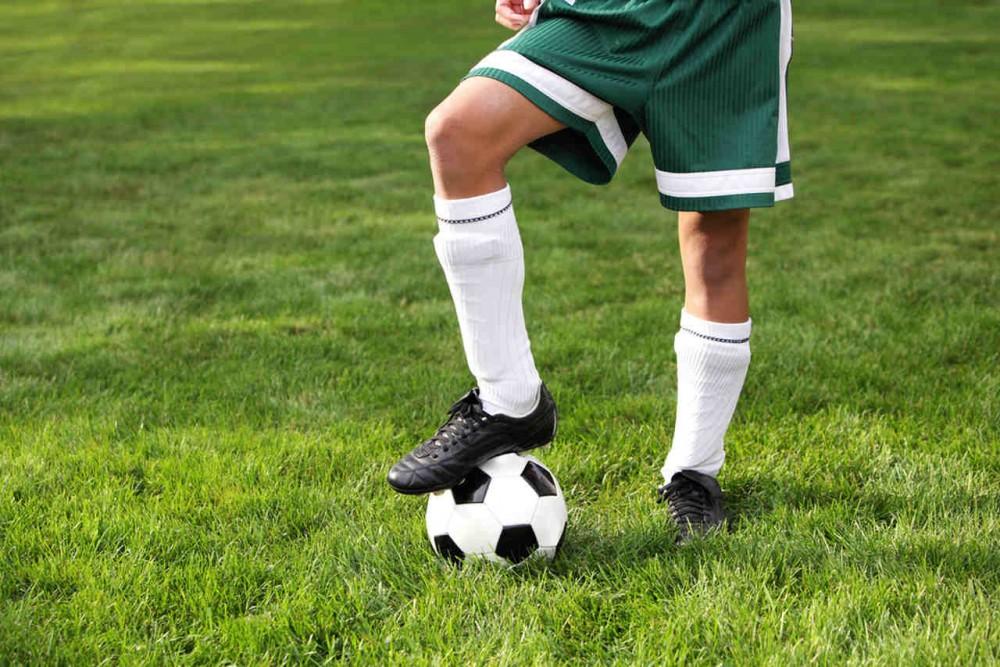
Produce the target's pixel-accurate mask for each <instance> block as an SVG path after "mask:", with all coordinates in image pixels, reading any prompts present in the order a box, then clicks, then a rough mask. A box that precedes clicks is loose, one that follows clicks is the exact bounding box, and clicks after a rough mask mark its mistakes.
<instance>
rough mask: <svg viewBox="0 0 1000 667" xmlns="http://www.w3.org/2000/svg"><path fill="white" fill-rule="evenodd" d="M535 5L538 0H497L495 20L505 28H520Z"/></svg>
mask: <svg viewBox="0 0 1000 667" xmlns="http://www.w3.org/2000/svg"><path fill="white" fill-rule="evenodd" d="M537 6H538V0H497V4H496V21H497V23H499V24H500V25H502V26H503V27H505V28H510V29H511V30H520V29H521V28H523V27H524V26H525V24H526V23H527V22H528V19H529V18H531V13H532V12H533V11H535V8H536V7H537Z"/></svg>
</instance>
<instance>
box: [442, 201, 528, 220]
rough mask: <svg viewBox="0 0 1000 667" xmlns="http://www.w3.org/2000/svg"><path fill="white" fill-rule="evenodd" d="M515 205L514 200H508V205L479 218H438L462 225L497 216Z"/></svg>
mask: <svg viewBox="0 0 1000 667" xmlns="http://www.w3.org/2000/svg"><path fill="white" fill-rule="evenodd" d="M513 205H514V200H511V201H509V202H507V205H506V206H504V207H503V208H502V209H500V210H499V211H494V212H493V213H490V214H489V215H481V216H479V217H478V218H463V219H460V220H448V219H447V218H438V220H439V221H440V222H447V223H448V224H450V225H461V224H464V223H466V222H482V221H483V220H489V219H490V218H495V217H497V216H498V215H502V214H503V213H504V212H506V211H507V209H509V208H510V207H511V206H513Z"/></svg>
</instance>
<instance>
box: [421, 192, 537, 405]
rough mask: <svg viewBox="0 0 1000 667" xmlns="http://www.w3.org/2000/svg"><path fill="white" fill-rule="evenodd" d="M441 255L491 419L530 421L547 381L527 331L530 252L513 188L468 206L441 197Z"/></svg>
mask: <svg viewBox="0 0 1000 667" xmlns="http://www.w3.org/2000/svg"><path fill="white" fill-rule="evenodd" d="M434 208H435V211H436V213H437V218H438V233H437V234H436V235H435V236H434V249H435V251H436V252H437V256H438V261H440V262H441V268H443V269H444V275H445V278H447V280H448V287H449V289H450V290H451V296H452V299H453V300H454V302H455V313H456V314H457V315H458V326H459V329H460V330H461V332H462V343H463V346H464V347H465V359H466V361H467V362H468V364H469V370H470V371H471V372H472V374H473V375H474V376H475V377H476V381H477V383H478V384H479V397H480V398H481V399H482V401H483V407H484V408H485V410H486V411H487V412H488V413H490V414H496V413H503V414H506V415H510V416H512V417H523V416H524V415H526V414H528V413H530V412H531V411H532V410H533V409H534V408H535V406H536V405H537V404H538V396H539V388H540V387H541V383H542V381H541V379H540V378H539V376H538V371H537V370H535V360H534V359H533V358H532V356H531V343H530V342H529V341H528V332H527V330H526V329H525V326H524V311H523V310H522V308H521V292H522V289H523V287H524V250H523V248H522V247H521V235H520V234H519V233H518V231H517V221H516V220H515V219H514V207H513V204H512V201H511V194H510V186H506V187H504V189H503V190H499V191H497V192H491V193H490V194H485V195H482V196H479V197H470V198H468V199H441V198H440V197H437V196H435V197H434Z"/></svg>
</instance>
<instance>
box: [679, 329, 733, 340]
mask: <svg viewBox="0 0 1000 667" xmlns="http://www.w3.org/2000/svg"><path fill="white" fill-rule="evenodd" d="M681 331H687V332H688V333H689V334H691V335H692V336H697V337H698V338H704V339H705V340H712V341H715V342H716V343H746V342H747V341H749V340H750V337H749V336H747V337H746V338H716V337H715V336H706V335H705V334H700V333H698V332H697V331H691V330H690V329H688V328H687V327H681Z"/></svg>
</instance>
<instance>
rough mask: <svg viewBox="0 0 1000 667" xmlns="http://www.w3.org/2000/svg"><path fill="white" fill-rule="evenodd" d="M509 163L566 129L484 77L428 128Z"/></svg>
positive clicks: (453, 97)
mask: <svg viewBox="0 0 1000 667" xmlns="http://www.w3.org/2000/svg"><path fill="white" fill-rule="evenodd" d="M434 124H438V125H441V126H444V127H442V128H441V131H442V132H445V133H449V134H451V135H453V136H457V137H458V140H460V141H463V142H467V143H469V144H472V145H475V146H476V147H477V149H478V150H481V151H483V153H485V154H488V155H489V156H491V157H493V158H500V159H506V158H509V157H510V156H512V155H513V154H514V153H516V152H517V151H518V150H519V149H520V148H522V147H523V146H526V145H528V144H529V143H531V142H532V141H535V140H536V139H539V138H540V137H544V136H546V135H548V134H552V133H553V132H558V131H559V130H561V129H563V128H564V127H565V125H563V124H562V123H561V122H559V121H558V120H556V119H555V118H553V117H552V116H550V115H549V114H547V113H545V112H544V111H542V110H541V109H540V108H538V107H537V106H535V104H533V103H532V102H531V101H530V100H528V99H527V98H526V97H524V96H523V95H522V94H521V93H519V92H517V91H516V90H514V89H513V88H511V87H510V86H508V85H506V84H504V83H501V82H500V81H496V80H494V79H488V78H484V77H470V78H467V79H465V80H463V81H462V82H461V83H460V84H459V85H458V86H457V87H456V88H455V90H454V91H452V93H451V94H450V95H448V97H447V98H445V100H444V101H443V102H441V104H439V105H438V107H437V108H436V109H435V110H434V111H433V113H432V114H431V118H430V119H429V120H428V125H429V126H430V125H434Z"/></svg>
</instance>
